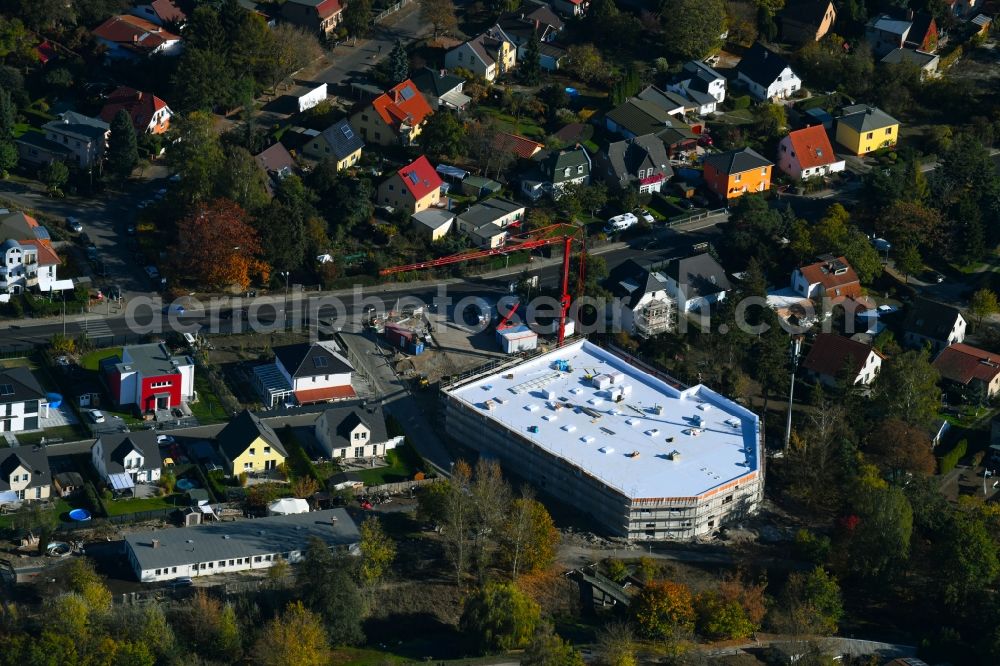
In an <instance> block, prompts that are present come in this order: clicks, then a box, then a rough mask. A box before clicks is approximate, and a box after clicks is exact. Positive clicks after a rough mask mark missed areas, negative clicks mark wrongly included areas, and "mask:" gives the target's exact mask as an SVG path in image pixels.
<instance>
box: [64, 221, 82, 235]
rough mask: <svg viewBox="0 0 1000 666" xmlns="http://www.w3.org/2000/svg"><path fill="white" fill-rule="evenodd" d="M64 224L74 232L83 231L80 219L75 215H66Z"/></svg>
mask: <svg viewBox="0 0 1000 666" xmlns="http://www.w3.org/2000/svg"><path fill="white" fill-rule="evenodd" d="M66 226H67V227H69V230H70V231H72V232H74V233H81V232H82V231H83V224H81V223H80V220H78V219H76V218H75V217H67V218H66Z"/></svg>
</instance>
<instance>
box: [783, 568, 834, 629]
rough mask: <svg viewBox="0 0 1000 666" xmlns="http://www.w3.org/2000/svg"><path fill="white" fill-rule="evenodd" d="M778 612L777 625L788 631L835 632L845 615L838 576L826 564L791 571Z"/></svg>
mask: <svg viewBox="0 0 1000 666" xmlns="http://www.w3.org/2000/svg"><path fill="white" fill-rule="evenodd" d="M776 615H777V616H778V618H777V621H776V624H777V625H778V626H779V627H780V629H781V630H782V631H785V632H788V633H793V634H821V635H822V634H827V635H829V634H835V633H836V632H837V627H838V625H839V624H840V620H841V618H842V617H843V616H844V606H843V601H842V599H841V595H840V585H839V584H838V583H837V579H836V578H834V577H833V576H831V575H830V574H829V573H827V572H826V570H825V569H823V567H816V568H814V569H813V570H812V571H810V572H809V573H798V572H796V573H793V574H791V575H790V576H789V577H788V582H787V583H786V584H785V589H784V592H783V594H782V597H781V602H780V603H779V605H778V607H777V608H776Z"/></svg>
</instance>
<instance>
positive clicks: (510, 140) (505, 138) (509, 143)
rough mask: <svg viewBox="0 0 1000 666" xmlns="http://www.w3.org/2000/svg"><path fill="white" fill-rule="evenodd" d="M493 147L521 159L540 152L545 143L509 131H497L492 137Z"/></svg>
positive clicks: (529, 157)
mask: <svg viewBox="0 0 1000 666" xmlns="http://www.w3.org/2000/svg"><path fill="white" fill-rule="evenodd" d="M493 147H494V148H496V149H497V150H502V151H503V152H505V153H512V154H514V155H516V156H517V157H519V158H521V159H522V160H527V159H531V158H532V157H534V156H535V154H537V153H539V152H541V150H542V148H544V147H545V144H543V143H538V142H537V141H532V140H531V139H529V138H527V137H523V136H519V135H517V134H511V133H510V132H498V133H497V135H496V137H494V139H493Z"/></svg>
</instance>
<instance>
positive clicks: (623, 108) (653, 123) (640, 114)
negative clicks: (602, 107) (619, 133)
mask: <svg viewBox="0 0 1000 666" xmlns="http://www.w3.org/2000/svg"><path fill="white" fill-rule="evenodd" d="M607 117H608V118H609V119H610V120H612V121H614V123H615V124H616V125H618V126H619V127H621V128H622V129H624V130H626V131H628V132H630V133H632V134H635V135H636V136H642V135H643V134H655V133H656V132H658V131H660V130H661V129H663V128H664V127H667V126H668V124H672V123H673V122H675V120H674V117H673V116H671V115H670V114H669V113H667V111H666V110H665V109H664V108H663V107H662V106H660V105H658V104H655V103H653V102H650V101H648V100H643V99H630V100H629V101H627V102H625V103H624V104H620V105H618V106H617V107H615V108H614V109H612V110H611V111H608V113H607ZM677 122H679V121H677Z"/></svg>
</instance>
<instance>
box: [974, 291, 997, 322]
mask: <svg viewBox="0 0 1000 666" xmlns="http://www.w3.org/2000/svg"><path fill="white" fill-rule="evenodd" d="M997 312H1000V303H998V302H997V295H996V293H995V292H994V291H992V290H990V289H986V288H983V289H979V290H977V291H976V292H975V293H974V294H972V298H970V299H969V313H970V314H971V315H972V316H973V317H974V318H975V321H976V328H979V327H980V326H982V325H983V320H984V319H985V318H986V317H989V316H990V315H994V314H996V313H997Z"/></svg>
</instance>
